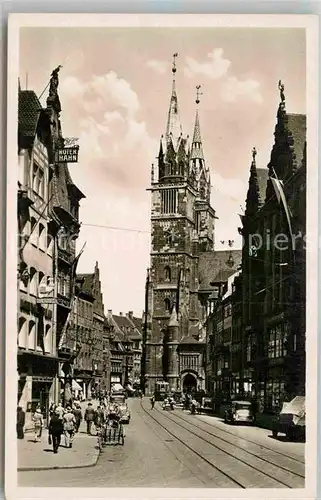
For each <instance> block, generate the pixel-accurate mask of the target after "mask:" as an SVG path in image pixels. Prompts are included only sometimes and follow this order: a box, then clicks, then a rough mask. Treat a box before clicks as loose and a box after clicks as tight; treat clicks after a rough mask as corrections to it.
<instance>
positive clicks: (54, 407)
mask: <svg viewBox="0 0 321 500" xmlns="http://www.w3.org/2000/svg"><path fill="white" fill-rule="evenodd" d="M56 408H57V406H56V405H55V403H51V405H50V407H49V417H50V418H51V417H52V416H53V414H54V413H55V409H56Z"/></svg>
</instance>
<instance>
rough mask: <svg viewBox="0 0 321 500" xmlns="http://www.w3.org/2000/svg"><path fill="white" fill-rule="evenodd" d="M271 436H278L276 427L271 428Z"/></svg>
mask: <svg viewBox="0 0 321 500" xmlns="http://www.w3.org/2000/svg"><path fill="white" fill-rule="evenodd" d="M272 436H273V437H274V438H277V437H278V431H277V430H276V429H273V430H272Z"/></svg>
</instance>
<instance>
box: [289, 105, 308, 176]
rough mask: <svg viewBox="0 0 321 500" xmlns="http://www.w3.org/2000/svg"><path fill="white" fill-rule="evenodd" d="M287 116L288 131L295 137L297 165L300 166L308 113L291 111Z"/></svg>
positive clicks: (294, 146) (294, 145)
mask: <svg viewBox="0 0 321 500" xmlns="http://www.w3.org/2000/svg"><path fill="white" fill-rule="evenodd" d="M286 117H287V128H288V131H289V132H290V134H291V135H292V137H293V148H294V154H295V162H296V167H297V168H300V166H301V163H302V160H303V151H304V144H305V141H306V115H302V114H294V113H291V114H287V115H286Z"/></svg>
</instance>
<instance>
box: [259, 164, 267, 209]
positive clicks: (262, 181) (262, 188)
mask: <svg viewBox="0 0 321 500" xmlns="http://www.w3.org/2000/svg"><path fill="white" fill-rule="evenodd" d="M256 172H257V181H258V185H259V197H260V200H259V201H260V205H263V204H264V201H265V193H266V184H267V180H268V177H269V171H268V169H267V168H257V169H256Z"/></svg>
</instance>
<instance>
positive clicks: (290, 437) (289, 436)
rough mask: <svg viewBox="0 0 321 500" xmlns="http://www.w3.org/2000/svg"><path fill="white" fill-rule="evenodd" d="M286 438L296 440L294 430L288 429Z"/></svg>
mask: <svg viewBox="0 0 321 500" xmlns="http://www.w3.org/2000/svg"><path fill="white" fill-rule="evenodd" d="M286 437H287V438H288V439H289V441H293V440H294V429H288V430H287V431H286Z"/></svg>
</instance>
